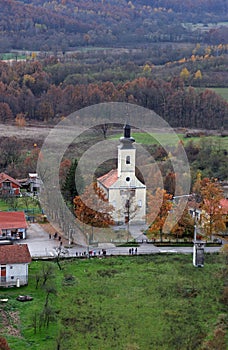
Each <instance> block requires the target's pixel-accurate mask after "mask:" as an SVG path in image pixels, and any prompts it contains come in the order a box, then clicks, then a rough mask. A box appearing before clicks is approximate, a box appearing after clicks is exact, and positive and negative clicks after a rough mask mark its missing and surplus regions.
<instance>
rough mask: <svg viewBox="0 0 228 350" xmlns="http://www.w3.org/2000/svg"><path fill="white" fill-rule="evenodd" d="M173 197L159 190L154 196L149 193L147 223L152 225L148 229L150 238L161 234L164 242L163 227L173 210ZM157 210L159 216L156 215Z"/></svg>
mask: <svg viewBox="0 0 228 350" xmlns="http://www.w3.org/2000/svg"><path fill="white" fill-rule="evenodd" d="M171 199H172V196H171V195H170V194H169V193H167V192H166V190H164V189H161V188H157V190H156V192H155V194H154V195H152V194H150V193H148V213H147V223H148V224H149V225H150V226H149V229H148V234H149V236H152V235H154V234H155V235H156V234H159V235H160V240H161V242H162V235H163V230H162V229H163V226H164V223H165V220H166V218H167V216H168V213H169V211H170V210H171V208H172V202H171ZM156 210H157V211H158V212H157V216H156V215H155V212H156Z"/></svg>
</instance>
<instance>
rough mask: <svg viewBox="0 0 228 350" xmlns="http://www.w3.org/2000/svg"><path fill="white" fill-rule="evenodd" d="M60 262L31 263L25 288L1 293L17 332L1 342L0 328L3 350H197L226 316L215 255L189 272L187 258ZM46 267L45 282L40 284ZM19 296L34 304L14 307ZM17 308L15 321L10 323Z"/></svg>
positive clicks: (220, 265)
mask: <svg viewBox="0 0 228 350" xmlns="http://www.w3.org/2000/svg"><path fill="white" fill-rule="evenodd" d="M60 263H61V267H62V270H60V269H58V266H57V264H56V263H54V262H41V261H38V262H33V263H32V264H31V265H30V268H29V274H30V282H29V285H28V286H27V287H22V288H20V289H16V288H13V289H9V290H1V298H3V297H7V298H9V301H8V303H7V304H5V305H4V306H3V304H2V305H1V308H2V309H5V310H6V312H7V313H8V320H9V323H10V324H11V327H13V328H14V329H16V330H19V331H20V333H21V335H20V336H18V335H17V336H12V335H11V336H9V335H7V330H6V329H7V328H6V325H5V326H4V325H3V324H1V326H2V331H1V333H2V332H3V334H4V335H5V336H7V340H8V342H9V345H10V348H11V350H24V349H31V350H33V349H34V350H35V349H42V350H53V349H58V350H76V349H79V350H88V349H92V350H111V349H115V350H116V349H117V350H139V349H140V350H142V349H143V350H145V349H156V350H160V349H161V350H172V349H173V350H178V349H179V350H185V349H186V350H187V349H188V350H190V349H192V350H193V349H194V350H197V349H201V345H202V342H203V341H204V339H205V338H206V337H208V336H210V335H211V334H212V333H213V330H214V328H215V325H216V322H217V321H218V319H219V318H220V319H221V316H219V315H221V314H224V313H225V312H226V309H225V306H224V305H223V304H222V303H220V297H221V292H222V289H223V283H224V281H223V278H222V269H223V268H224V265H223V264H224V263H223V258H222V257H221V256H220V255H217V254H215V255H207V256H206V259H205V266H204V268H195V267H193V265H192V256H190V255H150V256H132V257H113V258H106V259H98V258H94V259H89V260H74V261H67V260H65V261H61V262H60ZM48 269H50V271H51V270H52V269H53V271H52V272H53V274H52V277H50V278H48V280H47V282H46V284H45V285H44V286H42V284H43V276H44V272H45V271H48ZM42 271H43V272H42ZM39 275H40V279H39V283H38V288H37V289H36V280H37V281H38V276H39ZM48 291H49V292H50V294H49V298H48V303H47V307H46V308H45V307H44V304H45V300H46V297H47V294H48V293H47V292H48ZM55 291H56V295H55V293H54V292H55ZM19 294H29V295H32V296H33V297H34V300H33V301H31V302H27V303H20V302H18V301H16V300H15V298H16V296H17V295H19ZM17 310H18V311H19V313H20V322H19V323H16V322H14V321H13V317H12V312H14V313H15V312H16V311H17ZM44 316H46V320H48V318H49V319H50V323H49V326H48V327H47V326H45V324H44V320H45V317H44ZM43 317H44V318H43ZM1 322H2V319H1ZM35 325H36V327H35ZM35 328H36V333H35ZM58 345H59V347H58ZM220 350H223V349H220Z"/></svg>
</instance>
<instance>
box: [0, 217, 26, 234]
mask: <svg viewBox="0 0 228 350" xmlns="http://www.w3.org/2000/svg"><path fill="white" fill-rule="evenodd" d="M27 228H28V225H27V222H26V218H25V214H24V212H23V211H15V212H5V211H1V212H0V238H5V239H25V238H26V233H27Z"/></svg>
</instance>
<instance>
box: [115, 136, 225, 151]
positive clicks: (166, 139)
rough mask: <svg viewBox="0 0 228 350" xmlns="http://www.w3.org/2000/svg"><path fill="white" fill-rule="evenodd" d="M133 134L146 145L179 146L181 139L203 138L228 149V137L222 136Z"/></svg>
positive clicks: (198, 141) (137, 140)
mask: <svg viewBox="0 0 228 350" xmlns="http://www.w3.org/2000/svg"><path fill="white" fill-rule="evenodd" d="M121 136H122V135H121V134H118V135H115V136H114V137H112V138H114V139H119V138H120V137H121ZM132 136H133V137H134V139H135V141H136V142H137V143H141V144H144V145H152V144H156V145H157V144H159V143H160V144H161V145H162V146H171V147H172V146H177V144H178V141H177V138H176V137H178V138H179V140H181V141H183V142H184V144H185V145H186V144H187V143H188V142H190V141H193V142H194V143H200V142H202V140H207V141H209V142H212V143H213V144H214V145H215V146H216V147H218V148H224V149H227V150H228V137H220V136H202V137H187V138H186V137H184V134H176V135H175V134H167V133H151V134H148V133H142V132H133V133H132Z"/></svg>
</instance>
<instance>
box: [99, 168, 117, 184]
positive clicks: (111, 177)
mask: <svg viewBox="0 0 228 350" xmlns="http://www.w3.org/2000/svg"><path fill="white" fill-rule="evenodd" d="M117 179H118V170H117V169H112V170H110V171H109V172H108V173H107V174H104V175H103V176H101V177H99V178H98V179H97V181H99V182H100V183H101V184H102V185H103V186H104V187H106V188H109V187H111V186H112V185H113V184H114V183H115V182H116V181H117Z"/></svg>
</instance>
